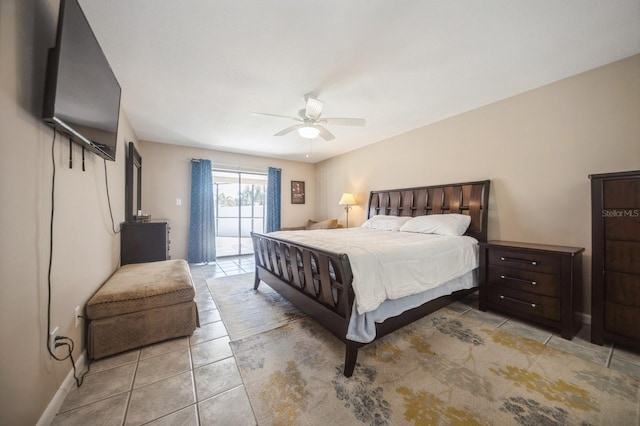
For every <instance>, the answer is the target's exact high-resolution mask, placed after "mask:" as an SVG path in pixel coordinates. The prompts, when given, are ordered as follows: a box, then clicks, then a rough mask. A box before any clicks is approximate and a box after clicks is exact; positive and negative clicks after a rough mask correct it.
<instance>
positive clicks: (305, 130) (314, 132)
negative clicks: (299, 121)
mask: <svg viewBox="0 0 640 426" xmlns="http://www.w3.org/2000/svg"><path fill="white" fill-rule="evenodd" d="M298 133H299V134H300V136H302V137H303V138H305V139H315V138H317V137H318V135H319V134H320V129H318V128H317V127H313V126H304V127H300V128H299V129H298Z"/></svg>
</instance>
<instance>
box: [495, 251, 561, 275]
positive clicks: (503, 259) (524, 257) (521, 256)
mask: <svg viewBox="0 0 640 426" xmlns="http://www.w3.org/2000/svg"><path fill="white" fill-rule="evenodd" d="M489 263H490V264H492V265H496V266H501V267H505V268H513V269H524V270H527V271H534V272H544V273H546V274H555V273H559V272H560V261H559V259H558V257H557V256H554V255H552V254H546V253H531V252H524V251H516V250H501V249H492V250H490V251H489Z"/></svg>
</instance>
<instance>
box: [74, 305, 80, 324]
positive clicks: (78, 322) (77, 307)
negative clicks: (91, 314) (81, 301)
mask: <svg viewBox="0 0 640 426" xmlns="http://www.w3.org/2000/svg"><path fill="white" fill-rule="evenodd" d="M75 314H76V317H75V318H76V328H77V327H78V326H79V325H80V306H76V310H75Z"/></svg>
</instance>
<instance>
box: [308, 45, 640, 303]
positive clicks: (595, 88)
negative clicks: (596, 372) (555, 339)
mask: <svg viewBox="0 0 640 426" xmlns="http://www.w3.org/2000/svg"><path fill="white" fill-rule="evenodd" d="M637 169H640V55H636V56H634V57H631V58H628V59H626V60H623V61H620V62H616V63H613V64H610V65H608V66H605V67H602V68H598V69H595V70H592V71H589V72H586V73H583V74H580V75H577V76H574V77H571V78H568V79H566V80H562V81H559V82H557V83H554V84H550V85H548V86H545V87H542V88H539V89H536V90H532V91H530V92H527V93H524V94H521V95H518V96H514V97H511V98H508V99H505V100H503V101H500V102H496V103H493V104H491V105H488V106H485V107H482V108H479V109H476V110H473V111H470V112H467V113H465V114H461V115H458V116H456V117H452V118H450V119H447V120H444V121H441V122H438V123H435V124H433V125H430V126H426V127H422V128H419V129H416V130H413V131H411V132H408V133H405V134H402V135H399V136H397V137H393V138H390V139H387V140H385V141H382V142H380V143H377V144H374V145H371V146H368V147H365V148H362V149H359V150H356V151H353V152H350V153H348V154H345V155H342V156H339V157H336V158H333V159H330V160H327V161H324V162H321V163H319V164H317V169H316V181H317V182H318V188H317V189H316V194H317V196H318V200H317V203H318V206H319V208H320V212H319V213H320V215H321V216H335V215H342V216H344V210H342V209H341V208H340V207H339V206H337V205H336V204H337V200H338V199H339V197H340V194H341V193H342V192H347V191H348V192H353V193H354V194H355V195H356V199H357V201H358V202H359V205H358V206H356V207H355V208H354V210H353V211H352V212H351V213H350V217H349V219H350V223H353V224H354V225H358V224H360V223H362V222H363V221H364V219H365V218H366V205H367V197H368V192H369V191H370V190H373V189H392V188H404V187H410V186H419V185H427V184H438V183H454V182H465V181H471V180H483V179H491V194H490V206H489V208H490V214H489V239H502V240H511V241H527V242H536V243H547V244H557V245H568V246H578V247H585V248H586V252H585V257H584V267H583V270H584V273H585V280H584V282H585V287H584V289H585V312H590V311H591V309H590V297H589V296H590V288H591V286H590V276H589V274H590V261H591V225H590V220H591V219H590V218H591V216H590V214H591V212H590V186H589V185H590V184H589V179H588V177H587V176H588V175H589V174H593V173H604V172H615V171H623V170H637ZM333 201H335V202H333Z"/></svg>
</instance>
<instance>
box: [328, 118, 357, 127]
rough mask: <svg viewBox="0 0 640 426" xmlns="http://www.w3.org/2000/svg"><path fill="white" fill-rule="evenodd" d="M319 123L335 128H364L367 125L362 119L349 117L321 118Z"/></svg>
mask: <svg viewBox="0 0 640 426" xmlns="http://www.w3.org/2000/svg"><path fill="white" fill-rule="evenodd" d="M320 122H321V123H323V124H335V125H336V126H364V125H366V124H367V120H365V119H364V118H349V117H333V118H323V119H322V120H320Z"/></svg>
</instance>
